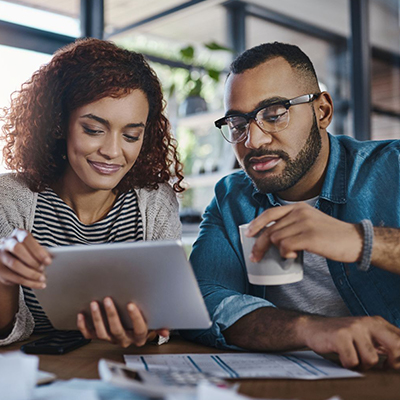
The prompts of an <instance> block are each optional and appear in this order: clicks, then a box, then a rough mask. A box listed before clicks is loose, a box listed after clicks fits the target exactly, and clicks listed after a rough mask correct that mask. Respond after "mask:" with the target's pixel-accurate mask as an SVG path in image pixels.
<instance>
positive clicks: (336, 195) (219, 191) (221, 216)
mask: <svg viewBox="0 0 400 400" xmlns="http://www.w3.org/2000/svg"><path fill="white" fill-rule="evenodd" d="M329 142H330V155H329V161H328V167H327V171H326V176H325V181H324V184H323V187H322V191H321V193H320V197H319V199H318V201H317V204H316V208H318V209H319V210H321V211H322V212H324V213H326V214H328V215H330V216H332V217H334V218H337V219H339V220H342V221H345V222H349V223H359V222H360V221H361V220H363V219H369V220H370V221H371V222H372V223H373V225H374V226H385V227H394V228H399V227H400V141H397V140H395V141H366V142H359V141H356V140H354V139H352V138H350V137H348V136H332V135H329ZM275 206H279V204H278V203H277V202H276V201H275V199H274V197H273V195H272V194H262V193H260V192H258V190H257V189H256V188H255V187H254V185H253V183H252V181H251V180H250V179H249V178H248V177H247V175H246V174H245V173H244V172H243V171H239V172H235V173H233V174H231V175H228V176H226V177H225V178H223V179H221V180H220V181H219V182H218V183H217V184H216V187H215V197H214V198H213V200H212V201H211V203H210V205H209V206H208V207H207V209H206V211H205V213H204V216H203V217H204V219H203V222H202V224H201V226H200V234H199V237H198V239H197V240H196V242H195V244H194V246H193V251H192V254H191V257H190V261H191V263H192V266H193V268H194V271H195V274H196V277H197V280H198V282H199V285H200V289H201V292H202V295H203V297H204V301H205V303H206V306H207V308H208V312H209V313H210V317H211V319H212V322H213V324H212V326H211V328H210V329H208V330H204V331H182V332H181V334H182V336H184V337H186V338H188V339H191V340H197V341H199V342H201V343H203V344H206V345H211V346H216V347H219V348H235V346H229V345H228V344H227V343H226V341H225V338H224V336H223V334H222V332H223V331H224V330H225V329H227V328H228V327H230V326H231V325H232V324H234V323H235V322H236V321H237V320H238V319H240V318H241V317H243V316H244V315H246V314H248V313H250V312H252V311H254V310H256V309H258V308H260V307H268V306H274V305H273V304H271V303H270V302H269V301H267V300H266V292H267V290H268V287H266V286H258V285H252V284H250V283H249V281H248V279H247V273H246V267H245V263H244V258H243V253H242V248H241V244H240V237H239V231H238V226H239V225H241V224H245V223H248V222H250V221H252V220H253V219H254V218H255V217H257V216H258V215H260V214H261V213H262V212H263V211H264V210H266V209H268V208H270V207H275ZM399 245H400V244H399ZM332 246H335V243H332ZM327 263H328V267H329V271H330V273H331V275H332V279H333V281H334V283H335V286H336V288H337V290H338V292H339V294H340V295H341V296H342V298H343V300H344V302H345V303H346V305H347V307H348V308H349V310H350V312H351V313H352V315H354V316H356V315H359V316H362V315H371V316H372V315H380V316H382V317H383V318H385V319H386V320H387V321H389V322H390V323H392V324H394V325H396V326H398V327H400V275H396V274H393V273H390V272H387V271H384V270H382V269H379V268H376V267H374V266H373V265H371V266H370V268H369V270H368V271H366V272H363V271H359V270H357V265H356V264H355V263H352V264H345V263H341V262H336V261H332V260H329V259H328V260H327ZM326 301H329V299H327V300H326Z"/></svg>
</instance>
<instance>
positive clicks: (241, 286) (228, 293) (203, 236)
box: [180, 199, 273, 349]
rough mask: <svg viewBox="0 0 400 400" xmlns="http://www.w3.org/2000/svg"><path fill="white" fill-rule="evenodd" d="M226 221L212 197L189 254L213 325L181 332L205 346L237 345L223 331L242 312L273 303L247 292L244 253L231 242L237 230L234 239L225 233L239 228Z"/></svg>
mask: <svg viewBox="0 0 400 400" xmlns="http://www.w3.org/2000/svg"><path fill="white" fill-rule="evenodd" d="M225 223H226V221H223V220H222V218H221V215H220V212H219V207H218V203H217V201H216V199H214V200H213V201H212V202H211V204H210V205H209V206H208V207H207V209H206V211H205V213H204V219H203V222H202V224H201V227H200V234H199V237H198V239H197V241H196V242H195V244H194V245H193V251H192V254H191V257H190V261H191V264H192V266H193V269H194V272H195V274H196V278H197V280H198V283H199V286H200V290H201V292H202V295H203V298H204V301H205V303H206V306H207V309H208V312H209V314H210V318H211V320H212V326H211V328H209V329H207V330H203V331H201V330H196V331H195V330H189V331H181V332H180V333H181V335H182V336H183V337H184V338H186V339H189V340H195V341H198V342H200V343H202V344H205V345H208V346H214V347H218V348H222V349H238V348H237V347H235V346H231V345H228V344H227V343H226V341H225V338H224V335H223V333H222V332H223V331H224V330H226V329H227V328H229V327H230V326H231V325H233V324H234V323H235V322H236V321H237V320H239V319H240V318H242V317H243V316H244V315H246V314H248V313H250V312H252V311H254V310H256V309H258V308H261V307H270V306H273V305H272V304H271V303H270V302H268V301H267V300H265V299H264V298H262V297H258V296H253V295H251V294H249V282H248V279H247V274H246V270H245V266H244V262H243V256H242V254H241V253H240V252H239V250H238V246H234V244H233V242H232V240H235V235H236V233H235V235H233V239H232V235H231V234H230V235H228V234H227V232H228V229H236V230H237V229H238V228H237V226H235V225H234V224H233V225H232V226H228V227H227V226H226V225H225ZM230 233H231V232H230Z"/></svg>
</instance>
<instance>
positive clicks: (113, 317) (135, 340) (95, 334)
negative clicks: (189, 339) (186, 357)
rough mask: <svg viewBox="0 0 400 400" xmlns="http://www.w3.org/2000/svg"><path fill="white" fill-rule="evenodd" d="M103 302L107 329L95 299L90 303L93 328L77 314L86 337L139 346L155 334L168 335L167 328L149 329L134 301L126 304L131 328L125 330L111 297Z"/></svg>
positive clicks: (125, 345)
mask: <svg viewBox="0 0 400 400" xmlns="http://www.w3.org/2000/svg"><path fill="white" fill-rule="evenodd" d="M103 304H104V309H105V312H106V316H107V322H108V326H109V328H108V329H107V327H106V325H105V323H104V320H103V316H102V314H101V310H100V306H99V304H98V303H97V302H96V301H93V302H92V303H91V304H90V310H91V313H92V321H93V328H90V327H89V326H88V324H87V322H86V320H85V316H84V315H83V314H81V313H79V314H78V320H77V325H78V328H79V330H80V331H81V332H82V335H83V336H84V337H85V338H86V339H101V340H106V341H107V342H111V343H115V344H118V345H120V346H122V347H128V346H130V345H131V344H134V345H135V346H139V347H140V346H143V345H144V344H146V342H147V341H149V340H153V339H154V338H155V337H156V335H157V334H158V335H161V336H168V335H169V331H168V329H160V330H157V331H149V330H148V327H147V323H146V321H145V320H144V318H143V315H142V313H141V312H140V310H139V308H138V307H137V306H136V305H135V304H134V303H129V304H128V305H127V306H126V308H127V310H128V314H129V316H130V318H131V320H132V326H133V330H125V328H124V327H123V326H122V323H121V320H120V318H119V315H118V312H117V309H116V308H115V305H114V302H113V301H112V299H111V298H110V297H106V298H105V299H104V302H103Z"/></svg>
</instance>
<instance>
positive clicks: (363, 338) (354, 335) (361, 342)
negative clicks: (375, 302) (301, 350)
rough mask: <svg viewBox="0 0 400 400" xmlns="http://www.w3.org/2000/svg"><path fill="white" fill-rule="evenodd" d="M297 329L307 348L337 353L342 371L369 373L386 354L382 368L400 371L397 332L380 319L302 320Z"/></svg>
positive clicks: (313, 318) (312, 318)
mask: <svg viewBox="0 0 400 400" xmlns="http://www.w3.org/2000/svg"><path fill="white" fill-rule="evenodd" d="M297 329H298V332H299V334H300V335H301V336H302V337H303V338H304V343H305V345H306V346H307V347H309V348H310V349H312V350H314V351H316V352H317V353H322V354H324V353H331V352H333V353H337V354H338V355H339V358H340V361H341V363H342V365H343V366H344V367H345V368H355V367H359V368H360V369H369V368H371V367H373V366H374V365H376V364H378V362H379V355H380V354H385V355H386V356H387V359H386V362H385V366H387V367H389V368H395V369H400V329H399V328H396V327H395V326H394V325H391V324H389V322H387V321H386V320H384V319H383V318H381V317H345V318H324V317H308V316H304V317H301V318H300V319H299V323H298V324H297Z"/></svg>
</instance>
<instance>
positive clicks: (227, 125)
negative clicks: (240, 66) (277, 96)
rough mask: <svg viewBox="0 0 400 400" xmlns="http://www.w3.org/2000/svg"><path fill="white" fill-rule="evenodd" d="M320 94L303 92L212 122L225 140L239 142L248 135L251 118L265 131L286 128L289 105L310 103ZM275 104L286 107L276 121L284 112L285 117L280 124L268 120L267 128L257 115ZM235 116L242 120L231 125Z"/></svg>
mask: <svg viewBox="0 0 400 400" xmlns="http://www.w3.org/2000/svg"><path fill="white" fill-rule="evenodd" d="M320 95H321V93H311V94H303V95H301V96H297V97H294V98H293V99H289V100H283V101H276V102H273V103H270V104H268V105H267V106H261V107H258V108H256V109H255V110H253V111H251V112H249V113H236V114H231V115H227V116H225V117H223V118H220V119H218V120H216V121H215V122H214V124H215V126H216V127H217V128H218V129H219V130H220V131H221V134H222V136H223V138H224V139H225V140H226V141H228V142H229V143H232V144H236V143H240V142H242V141H243V140H245V139H246V138H247V136H248V133H249V126H250V122H251V120H253V121H254V122H255V123H256V124H257V126H258V127H259V128H260V129H261V130H262V131H263V132H265V133H275V132H280V131H282V130H284V129H286V128H287V127H288V125H289V120H290V118H289V113H288V111H289V108H290V107H292V106H297V105H299V104H306V103H311V102H313V101H314V100H316V99H317V98H318V97H319V96H320ZM276 106H281V107H284V108H285V109H286V110H285V112H284V113H282V114H280V115H278V116H276V117H277V119H276V121H278V120H279V118H281V117H282V116H283V115H285V114H286V119H284V122H283V123H281V124H278V123H276V122H275V121H273V122H269V123H268V124H267V125H268V126H269V127H270V128H269V129H268V128H267V127H266V126H265V125H264V123H263V121H261V118H257V115H259V113H260V112H261V111H263V112H264V113H265V111H266V110H268V109H272V108H273V107H276ZM270 107H271V108H270ZM235 118H236V120H237V119H238V118H242V119H243V120H244V121H240V122H241V123H240V124H236V125H232V122H233V121H234V119H235ZM243 122H245V123H244V124H243ZM271 126H272V128H271ZM234 130H236V131H237V133H236V135H237V137H236V138H234V137H233V136H234V132H233V131H234Z"/></svg>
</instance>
